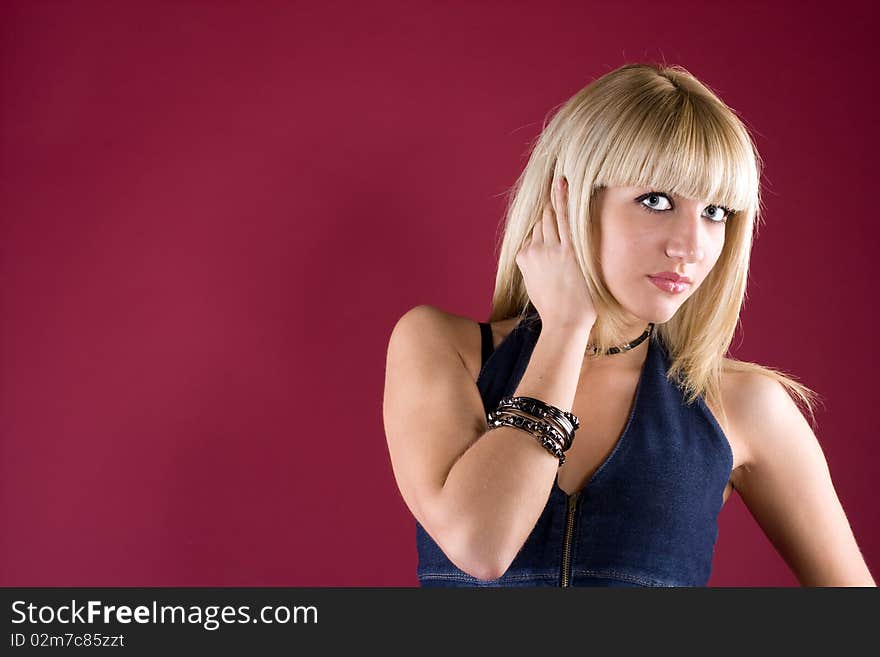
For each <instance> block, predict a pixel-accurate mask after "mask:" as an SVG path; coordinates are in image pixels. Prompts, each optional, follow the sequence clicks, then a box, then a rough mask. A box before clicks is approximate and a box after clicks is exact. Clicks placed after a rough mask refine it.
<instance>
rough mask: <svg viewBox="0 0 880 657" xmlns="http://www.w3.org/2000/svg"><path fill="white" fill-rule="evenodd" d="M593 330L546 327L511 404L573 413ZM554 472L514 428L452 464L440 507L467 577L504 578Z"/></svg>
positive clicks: (488, 436)
mask: <svg viewBox="0 0 880 657" xmlns="http://www.w3.org/2000/svg"><path fill="white" fill-rule="evenodd" d="M590 328H591V326H589V325H584V326H572V327H560V328H552V327H543V328H542V330H541V335H540V336H539V338H538V341H537V343H536V344H535V347H534V350H533V352H532V355H531V358H530V360H529V365H528V367H527V369H526V371H525V373H524V374H523V377H522V379H521V380H520V382H519V385H518V386H517V388H516V390H515V391H514V393H513V396H529V397H535V398H537V399H540V400H542V401H544V402H546V403H548V404H552V405H553V406H556V407H558V408H560V409H562V410H565V411H570V410H571V408H572V404H573V402H574V396H575V393H576V391H577V384H578V380H579V378H580V371H581V365H582V363H583V357H584V352H585V350H586V346H587V340H588V338H589V333H590ZM558 467H559V461H558V459H557V458H556V457H555V456H554V455H553V454H551V453H550V452H549V451H547V450H546V449H545V448H544V447H542V446H541V444H540V443H539V442H538V441H537V440H536V439H535V437H534V436H532V435H530V434H529V433H528V432H526V431H524V430H522V429H517V428H514V427H499V428H496V429H491V430H489V431H487V432H486V433H484V434H483V435H482V436H480V438H478V439H477V440H476V441H475V442H474V443H473V444H472V445H471V446H470V447H469V448H468V449H467V451H465V453H464V454H463V455H462V456H461V458H459V460H458V461H456V463H455V464H454V465H453V467H452V469H451V470H450V472H449V474H448V476H447V478H446V482H445V484H444V486H443V490H442V492H441V499H442V502H441V504H442V507H443V508H444V510H445V512H446V513H447V514H449V515H448V516H447V517H451V518H456V524H457V525H458V526H459V533H458V535H459V538H460V541H459V546H460V550H461V554H459V555H457V556H458V558H459V561H461V562H462V565H464V566H465V568H467V569H469V570H470V571H473V572H472V573H471V574H474V575H475V576H477V577H482V578H483V579H489V578H494V577H498V576H500V575H501V574H503V572H504V571H506V570H507V567H508V566H509V565H510V562H511V561H512V560H513V558H514V557H515V556H516V553H517V552H518V551H519V550H520V548H521V547H522V545H523V543H524V542H525V540H526V538H528V536H529V534H530V533H531V531H532V529H533V528H534V526H535V523H536V522H537V520H538V518H539V517H540V515H541V512H542V511H543V509H544V507H545V505H546V503H547V499H548V496H549V494H550V490H551V488H552V486H553V480H554V478H555V476H556V471H557V469H558ZM460 567H461V565H460Z"/></svg>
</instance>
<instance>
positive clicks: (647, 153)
mask: <svg viewBox="0 0 880 657" xmlns="http://www.w3.org/2000/svg"><path fill="white" fill-rule="evenodd" d="M761 166H762V161H761V158H760V156H759V155H758V152H757V149H756V148H755V145H754V142H753V141H752V139H751V136H750V135H749V132H748V130H747V129H746V127H745V126H744V125H743V123H742V121H741V120H740V119H739V118H738V117H737V115H736V113H735V112H734V110H732V109H731V108H729V107H728V106H727V105H725V104H724V102H722V101H721V99H720V98H718V96H717V95H716V94H715V93H713V92H712V91H711V90H709V89H708V88H707V87H706V86H705V85H703V84H702V83H701V82H699V81H698V80H697V79H696V78H695V77H694V76H693V75H691V74H690V73H689V72H688V71H686V70H685V69H684V68H682V67H680V66H661V65H655V64H627V65H625V66H621V67H620V68H618V69H616V70H613V71H611V72H609V73H606V74H605V75H603V76H602V77H600V78H598V79H596V80H594V81H593V82H591V83H590V84H588V85H587V86H586V87H584V88H583V89H581V90H580V91H578V92H577V93H576V94H575V95H574V96H573V97H571V98H570V99H569V100H568V101H566V102H565V103H563V104H562V106H561V108H560V109H559V110H558V111H557V112H556V113H555V115H554V116H553V117H552V119H551V120H550V121H549V124H548V123H547V120H546V119H545V122H544V126H543V129H542V131H541V133H540V134H539V135H538V137H537V138H536V140H535V141H534V143H533V144H532V146H531V154H530V157H529V160H528V163H527V165H526V167H525V169H524V170H523V172H522V174H521V175H520V177H519V178H518V179H517V181H516V183H515V184H514V186H513V187H512V188H511V189H510V190H509V192H508V203H507V210H506V217H505V222H504V232H503V236H502V238H501V244H500V254H499V259H498V269H497V274H496V279H495V292H494V294H493V298H492V310H491V314H490V317H489V321H492V322H494V321H499V320H503V319H507V318H510V317H513V316H516V315H519V316H520V318H521V319H524V318H525V315H526V314H527V312H528V310H529V307H530V301H529V298H528V293H527V291H526V287H525V284H524V282H523V278H522V273H521V272H520V270H519V267H518V266H517V264H516V260H515V258H516V254H517V252H518V251H519V250H520V248H521V247H522V244H523V241H524V240H525V238H526V237H527V236H528V235H529V234H530V233H531V230H532V228H533V227H534V225H535V224H536V223H537V222H538V221H539V220H540V218H541V211H542V208H543V206H544V203H545V202H546V201H547V199H548V196H549V192H550V189H551V183H552V181H555V180H556V179H557V178H558V177H559V176H565V178H566V179H567V181H568V189H569V192H568V195H569V201H568V203H569V216H570V217H571V218H572V219H571V221H570V222H569V223H570V225H571V231H572V235H571V243H572V247H573V250H574V253H575V256H576V257H577V260H578V263H579V264H580V267H581V270H582V271H583V273H584V277H585V279H586V281H587V285H588V288H589V291H590V294H591V295H592V297H593V300H594V303H595V305H596V311H597V313H598V319H597V320H596V324H595V326H594V328H593V337H594V339H593V341H592V342H593V343H594V344H595V345H596V346H597V347H598V348H599V349H601V350H602V351H604V350H606V349H608V348H610V347H611V346H613V345H617V344H621V343H622V342H625V341H626V340H628V339H631V337H632V336H625V335H624V326H625V324H624V317H625V316H626V311H625V310H624V309H623V307H622V306H621V305H620V304H619V303H618V302H617V300H616V299H615V298H614V297H613V296H612V294H611V292H610V291H609V290H608V288H607V287H606V285H605V283H604V280H603V277H602V274H601V271H600V268H599V266H598V262H599V258H598V256H599V239H598V236H599V232H598V221H597V217H596V216H594V215H595V207H596V205H595V203H593V201H594V199H595V195H596V193H597V192H598V191H599V190H600V189H601V188H603V187H607V186H618V185H620V186H634V187H651V188H654V189H661V190H663V191H668V192H670V193H672V194H673V195H679V196H684V197H688V198H698V199H710V200H711V202H712V203H714V204H718V205H723V206H725V207H727V208H729V209H731V210H734V211H735V212H734V214H732V215H731V216H730V218H729V219H728V221H727V226H726V228H725V239H724V246H723V249H722V252H721V255H720V256H719V258H718V261H717V262H716V263H715V266H714V267H713V269H712V271H711V272H710V274H709V275H708V276H707V277H706V279H705V280H704V281H703V284H702V285H700V287H699V288H698V289H697V290H696V292H694V293H693V294H692V295H691V296H690V297H689V298H688V299H687V300H686V301H685V302H684V303H683V304H682V306H681V308H679V310H678V311H677V312H676V314H675V316H674V317H672V318H671V319H670V320H669V321H667V322H665V323H663V324H658V325H657V326H656V327H655V331H656V333H657V339H658V340H659V341H660V342H661V343H662V345H663V346H664V348H665V349H666V351H667V352H668V353H669V355H670V369H669V373H668V378H669V379H670V380H675V381H676V382H677V383H678V384H679V385H680V386H681V388H682V389H683V390H684V392H685V393H686V403H687V404H692V403H693V402H694V401H695V399H696V398H697V397H698V396H702V397H703V398H704V399H705V401H706V403H707V404H709V405H711V406H712V407H713V408H718V409H720V410H721V414H722V417H723V419H724V422H725V425H726V422H727V414H726V412H725V410H724V406H723V404H722V401H721V372H722V371H723V370H727V371H740V372H760V373H761V374H764V375H766V376H769V377H771V378H773V379H775V380H777V381H779V382H780V383H781V384H782V385H783V386H784V387H785V389H786V390H788V391H789V394H791V395H793V397H794V400H795V402H800V404H801V405H803V407H805V408H806V409H807V410H808V411H809V413H810V416H811V418H812V420H813V422H815V416H814V414H813V401H814V398H816V397H818V395H817V394H816V393H815V392H814V391H813V390H811V389H809V388H807V387H806V386H804V385H803V384H801V383H799V382H798V381H796V380H795V379H794V378H793V377H791V376H789V375H786V374H784V373H783V372H781V371H780V370H776V369H773V368H770V367H765V366H762V365H758V364H757V363H751V362H746V361H740V360H735V359H731V358H727V357H725V355H724V354H725V353H727V350H728V347H729V346H730V343H731V340H732V338H733V334H734V330H735V329H736V325H737V322H738V321H739V316H740V308H741V306H742V303H743V300H744V298H745V294H746V282H747V278H748V269H749V256H750V253H751V248H752V239H753V238H752V233H753V231H754V234H755V236H757V230H758V224H759V222H760V220H761V216H760V213H759V210H760V209H761V207H760V206H761V199H760V190H759V180H760V170H761ZM496 248H497V245H496Z"/></svg>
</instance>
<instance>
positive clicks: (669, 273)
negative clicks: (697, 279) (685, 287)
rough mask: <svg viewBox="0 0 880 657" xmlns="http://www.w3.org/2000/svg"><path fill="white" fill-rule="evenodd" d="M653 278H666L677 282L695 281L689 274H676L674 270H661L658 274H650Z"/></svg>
mask: <svg viewBox="0 0 880 657" xmlns="http://www.w3.org/2000/svg"><path fill="white" fill-rule="evenodd" d="M649 276H651V277H652V278H665V279H666V280H668V281H675V282H676V283H679V282H680V283H693V281H692V280H691V279H690V277H689V276H682V275H681V274H676V273H675V272H674V271H661V272H659V273H657V274H649Z"/></svg>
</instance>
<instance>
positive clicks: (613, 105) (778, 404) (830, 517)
mask: <svg viewBox="0 0 880 657" xmlns="http://www.w3.org/2000/svg"><path fill="white" fill-rule="evenodd" d="M759 179H760V158H759V156H758V154H757V151H756V150H755V147H754V144H753V142H752V140H751V138H750V136H749V134H748V132H747V130H746V128H745V127H744V125H743V124H742V122H741V121H740V120H739V119H738V118H737V116H736V115H735V114H734V112H733V111H732V110H731V109H730V108H728V107H727V106H726V105H725V104H724V103H723V102H722V101H721V100H720V99H719V98H718V97H717V96H716V95H715V94H714V93H713V92H712V91H711V90H709V89H708V88H707V87H706V86H704V85H703V84H701V83H700V82H699V81H698V80H697V79H695V78H694V77H693V76H692V75H690V74H689V73H688V72H687V71H686V70H684V69H683V68H681V67H677V66H672V67H665V66H655V65H646V64H631V65H626V66H623V67H621V68H619V69H617V70H615V71H612V72H610V73H608V74H606V75H604V76H602V77H601V78H599V79H597V80H595V81H594V82H592V83H591V84H589V85H588V86H586V87H585V88H584V89H582V90H581V91H579V92H578V93H577V94H576V95H575V96H574V97H572V98H571V99H570V100H568V101H567V102H566V103H565V104H564V105H563V106H562V107H561V108H560V109H559V111H558V112H556V113H555V115H554V116H553V118H552V120H551V121H550V122H549V123H548V124H547V125H545V127H544V129H543V131H542V133H541V134H540V136H539V138H538V139H537V141H536V143H535V144H534V147H533V149H532V152H531V157H530V159H529V162H528V164H527V166H526V167H525V170H524V171H523V173H522V175H521V176H520V178H519V180H518V181H517V183H516V185H515V187H514V189H513V191H512V193H511V196H510V202H509V204H508V209H507V216H506V221H505V226H504V234H503V239H502V243H501V249H500V258H499V262H498V269H497V277H496V282H495V293H494V297H493V303H492V312H491V315H490V317H489V321H487V322H475V321H473V320H470V319H467V318H465V317H461V316H457V315H454V314H451V313H447V312H444V311H442V310H439V309H437V308H434V307H432V306H428V305H421V306H417V307H415V308H413V309H411V310H409V311H408V312H407V313H406V314H405V315H404V316H403V317H402V318H400V320H399V321H398V322H397V324H396V326H395V327H394V330H393V332H392V334H391V338H390V341H389V346H388V355H387V369H386V381H385V394H384V402H383V404H384V408H383V413H384V422H385V432H386V437H387V441H388V448H389V452H390V458H391V463H392V467H393V471H394V475H395V479H396V481H397V484H398V487H399V489H400V492H401V495H402V496H403V498H404V501H405V502H406V504H407V506H408V507H409V509H410V510H411V511H412V513H413V515H414V517H415V520H416V539H417V548H418V557H419V561H418V578H419V582H420V584H421V585H422V586H703V585H705V584H706V583H707V581H708V580H709V577H710V574H711V565H712V557H713V552H714V545H715V540H716V538H717V532H718V530H717V516H718V513H719V512H720V510H721V507H722V505H723V504H724V502H725V501H726V500H727V498H728V497H729V495H730V494H731V491H732V490H734V489H735V490H736V491H737V493H738V494H739V495H740V497H741V498H742V499H743V501H744V502H745V504H746V505H747V507H748V508H749V510H750V511H751V513H752V514H753V516H754V517H755V518H756V519H757V521H758V523H759V525H760V527H761V528H762V529H763V531H764V532H765V533H766V535H767V536H768V538H769V539H770V541H772V543H773V544H774V546H775V547H776V549H777V550H778V551H779V553H780V555H781V556H782V557H783V558H784V559H785V561H786V563H787V564H788V565H789V566H790V568H791V569H792V571H793V572H794V573H795V575H796V577H797V578H798V581H799V582H800V583H801V584H802V585H805V586H874V585H875V583H874V580H873V578H872V576H871V574H870V572H869V570H868V567H867V565H866V564H865V561H864V559H863V557H862V554H861V552H860V550H859V547H858V545H857V543H856V540H855V538H854V536H853V532H852V530H851V528H850V525H849V522H848V520H847V517H846V515H845V513H844V510H843V509H842V507H841V504H840V502H839V500H838V497H837V495H836V492H835V490H834V487H833V484H832V481H831V478H830V474H829V470H828V467H827V464H826V460H825V458H824V455H823V452H822V450H821V447H820V445H819V443H818V441H817V439H816V436H815V434H814V433H813V431H812V429H811V424H810V423H808V422H807V420H806V419H805V416H804V415H803V414H802V412H801V409H800V407H799V406H798V404H797V403H796V402H799V403H800V404H801V405H802V406H803V407H804V408H805V409H807V410H808V411H809V413H810V415H811V416H812V413H813V403H814V398H815V397H816V395H815V393H813V391H811V390H810V389H808V388H806V387H805V386H803V385H801V384H800V383H798V382H796V381H795V380H794V379H793V378H791V377H789V376H786V375H784V374H783V373H781V372H780V371H777V370H773V369H771V368H769V367H762V366H760V365H757V364H754V363H749V362H743V361H737V360H734V359H731V358H728V357H726V356H725V353H726V352H727V349H728V346H729V345H730V342H731V338H732V336H733V332H734V328H735V326H736V323H737V321H738V318H739V312H740V308H741V306H742V302H743V298H744V295H745V292H746V280H747V276H748V267H749V254H750V252H751V247H752V239H753V237H752V236H753V232H755V231H756V229H757V223H756V222H757V220H758V218H759V209H760V208H759V205H760V198H759Z"/></svg>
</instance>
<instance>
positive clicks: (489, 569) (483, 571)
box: [443, 526, 512, 582]
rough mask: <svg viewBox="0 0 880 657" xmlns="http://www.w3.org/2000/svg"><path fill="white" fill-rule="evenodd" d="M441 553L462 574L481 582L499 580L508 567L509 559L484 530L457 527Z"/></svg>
mask: <svg viewBox="0 0 880 657" xmlns="http://www.w3.org/2000/svg"><path fill="white" fill-rule="evenodd" d="M453 535H454V537H453V538H452V540H450V541H449V542H448V545H447V546H446V547H443V551H444V553H445V554H446V556H447V557H448V558H449V560H450V561H451V562H452V563H453V564H454V565H455V566H456V567H457V568H458V569H459V570H461V571H462V572H464V573H467V574H468V575H470V576H471V577H475V578H476V579H478V580H481V581H483V582H491V581H494V580H497V579H499V578H500V577H501V576H502V575H504V573H506V572H507V569H508V568H509V567H510V563H511V561H512V560H511V559H508V558H506V557H505V551H504V550H502V549H500V548H499V543H498V541H494V540H492V536H491V534H490V533H489V532H487V531H486V528H485V527H483V528H473V529H471V528H468V527H463V526H459V527H458V530H457V531H456V532H454V533H453Z"/></svg>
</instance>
